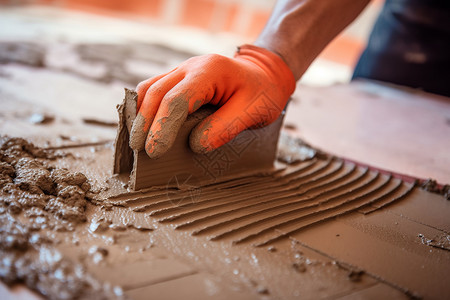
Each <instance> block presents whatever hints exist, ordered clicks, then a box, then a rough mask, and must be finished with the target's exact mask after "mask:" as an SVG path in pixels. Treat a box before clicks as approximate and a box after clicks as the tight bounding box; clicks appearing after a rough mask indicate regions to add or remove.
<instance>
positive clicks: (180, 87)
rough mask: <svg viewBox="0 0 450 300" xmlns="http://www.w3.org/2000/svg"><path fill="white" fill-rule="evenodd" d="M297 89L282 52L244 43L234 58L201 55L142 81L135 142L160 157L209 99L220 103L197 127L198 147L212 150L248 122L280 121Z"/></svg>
mask: <svg viewBox="0 0 450 300" xmlns="http://www.w3.org/2000/svg"><path fill="white" fill-rule="evenodd" d="M294 90H295V78H294V75H293V74H292V71H291V70H290V69H289V67H288V66H287V65H286V63H285V62H284V61H283V59H282V58H281V57H280V56H278V55H277V54H275V53H273V52H271V51H269V50H267V49H264V48H259V47H257V46H253V45H244V46H241V47H240V48H239V49H238V51H237V52H236V54H235V56H234V58H228V57H224V56H221V55H217V54H210V55H204V56H197V57H193V58H190V59H188V60H187V61H185V62H183V63H182V64H181V65H179V66H178V67H177V68H175V69H174V70H172V71H170V72H168V73H166V74H163V75H160V76H156V77H153V78H150V79H148V80H145V81H143V82H141V83H139V85H138V86H137V94H138V102H137V110H138V114H137V116H136V119H135V120H134V122H133V126H132V129H131V133H130V147H131V148H132V149H135V150H142V149H144V147H145V150H146V152H147V154H148V155H149V157H150V158H158V157H160V156H161V155H163V154H164V153H165V152H167V150H169V149H170V147H171V146H172V144H173V142H174V140H175V138H176V135H177V133H178V131H179V129H180V127H181V126H182V125H183V122H184V121H185V120H186V118H187V116H188V114H191V113H193V112H194V111H196V110H197V109H198V108H199V107H200V106H202V105H204V104H207V103H209V104H214V105H218V106H220V108H219V109H218V110H217V111H216V112H215V113H213V114H211V115H210V116H209V117H207V118H205V119H204V120H203V121H201V122H200V123H199V124H198V125H197V126H196V127H195V128H194V129H193V130H192V132H191V135H190V141H189V143H190V146H191V149H192V150H193V151H194V152H196V153H206V152H209V151H212V150H214V149H216V148H218V147H220V146H222V145H223V144H225V143H227V142H229V141H230V140H232V139H233V138H234V137H235V136H236V135H238V134H239V133H240V132H241V131H243V130H245V129H247V128H256V127H262V126H265V125H268V124H270V123H272V122H273V121H275V120H276V119H277V118H278V116H279V115H280V113H281V112H282V111H283V109H284V107H285V106H286V103H287V101H288V100H289V96H290V95H291V94H292V93H293V92H294Z"/></svg>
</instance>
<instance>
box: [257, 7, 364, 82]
mask: <svg viewBox="0 0 450 300" xmlns="http://www.w3.org/2000/svg"><path fill="white" fill-rule="evenodd" d="M369 2H370V0H279V1H278V2H277V4H276V6H275V8H274V10H273V12H272V15H271V17H270V19H269V21H268V22H267V24H266V26H265V28H264V29H263V31H262V32H261V34H260V35H259V37H258V39H257V40H256V42H255V43H254V44H255V45H256V46H259V47H262V48H266V49H268V50H271V51H273V52H275V53H277V54H278V55H280V56H281V57H282V58H283V59H284V60H285V62H286V63H287V65H288V66H289V67H290V69H291V70H292V72H293V73H294V76H295V79H296V80H298V79H300V77H301V76H302V75H303V73H305V71H306V69H307V68H308V67H309V65H310V64H311V63H312V62H313V60H314V59H315V58H316V57H317V56H318V55H319V53H320V52H321V51H322V50H323V49H324V48H325V46H326V45H327V44H328V43H329V42H330V41H331V40H332V39H333V38H334V37H335V36H336V35H338V34H339V33H340V32H341V31H342V30H343V29H344V28H345V27H346V26H347V25H348V24H350V23H351V22H352V21H353V20H354V19H355V18H356V17H357V16H358V15H359V14H360V13H361V11H362V10H363V9H364V7H365V6H366V5H367V4H368V3H369Z"/></svg>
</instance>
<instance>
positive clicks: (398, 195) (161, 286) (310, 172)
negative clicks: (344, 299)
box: [2, 134, 450, 299]
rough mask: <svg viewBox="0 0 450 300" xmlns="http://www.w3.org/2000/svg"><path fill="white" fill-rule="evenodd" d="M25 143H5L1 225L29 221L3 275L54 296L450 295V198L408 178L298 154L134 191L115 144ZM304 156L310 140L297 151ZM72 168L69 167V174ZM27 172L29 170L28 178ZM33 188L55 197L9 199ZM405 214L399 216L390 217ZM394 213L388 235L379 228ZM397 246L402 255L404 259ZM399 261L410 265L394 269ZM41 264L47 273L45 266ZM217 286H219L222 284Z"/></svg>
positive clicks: (7, 253)
mask: <svg viewBox="0 0 450 300" xmlns="http://www.w3.org/2000/svg"><path fill="white" fill-rule="evenodd" d="M283 136H284V134H283ZM281 140H284V141H288V142H287V143H285V142H281V147H280V148H283V147H285V146H286V147H287V148H288V149H291V150H290V151H291V152H292V151H293V149H296V147H293V146H292V145H295V144H297V143H299V141H298V140H297V141H296V140H295V139H292V138H290V137H289V136H284V137H283V138H282V139H281ZM18 141H20V143H19V144H20V145H21V146H17V143H12V142H9V143H7V144H6V145H12V147H11V149H10V148H8V147H7V146H2V151H4V150H3V148H5V149H6V150H5V151H6V152H2V162H5V164H3V163H2V174H4V175H2V176H3V177H2V178H4V179H3V181H2V182H5V183H6V185H8V184H9V186H11V185H13V186H14V187H15V189H16V190H17V192H16V193H19V195H18V196H17V197H5V196H3V197H2V199H6V200H4V202H3V203H2V206H3V207H4V209H3V210H2V211H3V213H2V219H3V222H2V229H3V230H2V232H3V233H9V232H20V235H17V238H15V237H13V238H11V237H8V235H6V234H5V236H3V237H2V245H7V243H3V240H5V241H7V240H10V241H15V242H14V245H11V246H10V247H9V248H3V249H2V257H4V258H5V259H4V260H2V261H3V263H2V265H3V266H10V267H5V268H3V267H2V270H8V271H7V272H3V273H2V274H6V275H2V278H3V280H4V281H5V282H16V281H22V282H25V284H27V286H29V287H30V288H32V289H35V290H38V291H39V292H41V293H42V294H44V295H47V296H48V297H49V298H62V296H61V295H66V296H64V297H65V298H67V299H70V298H76V297H77V295H79V294H80V293H82V294H81V295H83V297H82V298H89V297H92V298H101V297H102V295H103V296H104V297H107V298H113V297H119V296H120V295H121V294H125V296H129V297H131V298H133V299H147V298H148V297H149V295H155V296H156V295H163V294H164V295H169V294H170V293H172V294H173V292H174V291H180V293H181V292H182V291H185V292H182V293H183V294H186V295H190V294H189V293H191V294H193V295H194V296H193V297H191V298H193V299H194V298H196V297H197V298H199V297H203V298H205V297H211V298H212V299H221V298H223V299H225V298H226V297H233V298H239V297H241V298H246V299H250V298H261V297H263V298H284V299H291V298H296V297H298V296H300V295H303V296H304V297H305V298H317V297H337V295H347V294H352V293H355V292H357V291H361V290H366V289H367V290H370V291H373V290H378V289H381V290H382V291H384V293H387V294H389V295H391V296H392V295H394V296H395V297H396V298H400V299H401V298H402V297H408V296H411V295H413V296H426V297H431V298H433V297H435V296H436V295H438V294H439V295H448V294H449V293H450V291H448V289H447V287H446V285H445V280H440V279H439V278H446V277H445V272H446V270H447V269H448V268H445V267H443V266H442V263H443V262H448V261H450V260H449V259H450V258H449V257H448V254H449V253H450V252H449V251H447V250H445V249H443V248H445V247H447V246H446V244H445V243H443V242H442V241H445V238H446V236H444V235H445V232H448V230H450V224H448V223H446V222H445V218H443V216H445V214H446V213H445V212H446V211H447V210H446V209H445V207H446V206H445V205H446V203H447V202H448V201H446V200H445V199H444V198H443V197H442V196H439V195H437V194H432V193H429V192H426V191H423V190H421V189H419V188H417V187H416V186H415V185H413V184H410V183H405V182H402V181H401V180H400V179H398V178H396V177H393V176H388V175H384V174H381V173H378V172H376V171H372V170H370V169H367V168H365V167H360V166H358V165H354V164H351V163H347V162H344V161H341V160H340V159H338V158H334V157H331V156H326V155H325V156H323V155H320V156H317V155H315V156H314V155H313V156H303V158H304V159H302V160H300V159H296V162H295V163H292V164H284V163H280V164H278V165H277V169H276V170H273V172H272V173H269V174H263V173H261V174H257V175H255V174H251V175H249V174H247V175H246V176H241V177H235V178H234V179H227V180H224V181H221V182H216V183H214V184H212V185H208V186H196V188H194V189H192V188H187V189H186V188H181V189H167V187H166V186H161V187H159V188H157V187H156V188H154V189H153V190H150V191H149V190H147V191H130V190H127V186H126V180H124V179H123V178H120V177H119V176H112V172H111V169H109V168H108V166H110V165H111V163H112V155H111V149H110V148H108V147H104V148H99V149H98V151H95V152H91V151H89V150H88V149H83V148H76V149H73V150H72V151H76V152H77V153H78V154H77V155H76V157H75V156H66V157H60V158H58V157H55V158H56V160H52V159H53V158H52V156H57V155H56V153H51V152H46V151H43V150H42V149H39V148H36V147H33V146H32V145H30V144H28V143H26V142H24V141H23V140H18ZM3 145H5V144H3ZM17 149H18V150H17ZM22 149H25V150H22ZM298 149H301V148H298ZM284 151H287V150H286V149H285V150H284ZM311 151H312V152H311ZM311 151H306V153H313V150H312V149H311ZM294 152H295V151H294ZM3 153H6V154H3ZM8 153H13V154H8ZM285 153H287V152H285ZM304 153H305V150H304V149H303V150H299V152H298V153H297V154H295V153H290V154H289V156H290V157H293V156H295V155H297V156H298V157H300V155H304ZM24 158H26V159H32V161H30V162H29V164H28V165H29V166H30V167H29V168H26V167H25V164H24V163H20V161H21V159H24ZM283 160H285V161H286V160H287V159H286V158H284V159H283ZM33 161H36V163H31V162H33ZM52 165H53V166H52ZM64 167H66V168H68V169H70V171H69V172H66V171H61V170H62V168H64ZM58 170H59V171H58ZM108 170H109V171H108ZM13 171H14V173H13ZM77 171H78V173H77ZM52 172H53V173H54V174H55V175H54V176H52ZM79 172H82V173H84V174H86V176H87V177H88V180H87V181H86V180H85V179H84V178H85V177H83V176H82V175H80V173H79ZM19 173H20V174H29V176H28V177H27V176H26V177H25V178H28V179H27V180H24V179H23V178H24V176H19V175H18V174H19ZM57 174H59V175H57ZM7 176H8V177H7ZM16 178H17V182H16ZM22 182H27V183H26V184H24V183H23V184H22V185H23V189H24V190H22V189H21V188H20V184H21V183H22ZM86 182H89V184H90V185H91V187H90V189H87V185H86V184H85V183H86ZM62 184H64V185H65V184H67V185H68V186H69V187H70V189H71V190H76V191H78V192H79V193H76V195H78V196H79V197H78V198H77V199H78V200H80V201H81V198H83V201H82V202H78V200H77V201H74V203H77V205H74V208H76V209H74V208H71V209H70V210H69V211H70V212H71V214H64V213H62V212H60V211H58V210H57V209H55V206H53V205H49V204H48V203H49V202H50V200H51V199H52V198H58V197H61V198H64V197H66V196H67V197H68V198H64V199H70V197H71V196H70V195H71V194H70V193H69V194H67V195H65V194H64V195H63V194H62V193H61V195H60V196H58V191H62V190H63V189H62V188H59V187H58V185H62ZM83 184H85V185H84V188H85V189H86V191H87V192H85V193H84V196H83V194H82V193H81V191H84V190H83ZM30 190H33V191H34V193H36V194H33V193H32V192H30ZM41 191H42V193H41ZM22 193H23V195H27V197H32V196H30V195H38V196H39V197H38V198H39V199H40V198H42V197H45V199H47V202H45V201H43V203H41V204H39V203H40V202H36V203H37V204H36V205H38V206H30V204H28V206H27V207H28V208H24V207H23V206H22V207H21V209H20V210H17V209H16V208H14V204H12V205H11V204H6V203H15V202H18V203H19V204H20V202H21V201H22V202H23V200H20V199H22V198H23V197H22V196H21V195H22ZM86 193H87V196H88V197H87V198H86ZM90 193H93V194H90ZM4 194H5V192H3V191H2V195H4ZM72 195H73V194H72ZM82 196H83V197H82ZM33 197H35V196H33ZM91 197H92V199H90V198H91ZM12 198H14V199H18V200H17V201H12V200H11V199H12ZM8 199H9V200H8ZM32 199H34V198H32ZM6 201H9V202H6ZM427 202H429V203H431V202H432V203H433V205H431V206H430V205H427V204H426V203H427ZM32 203H35V202H32ZM44 203H45V205H44V206H42V205H43V204H44ZM70 203H72V202H70ZM409 203H411V205H409ZM420 203H422V205H425V206H429V208H428V210H429V211H430V213H429V214H424V213H422V214H421V217H420V218H419V219H417V217H416V216H415V215H414V214H413V212H417V210H420V209H421V207H422V206H420V205H418V204H420ZM21 205H22V204H21ZM399 205H400V206H399ZM439 205H440V206H442V207H440V208H439V207H438V206H439ZM10 206H11V208H10ZM83 207H84V208H83ZM396 207H399V208H400V211H401V212H402V213H401V216H399V215H397V210H396ZM414 207H416V209H414ZM431 207H437V208H436V210H430V208H431ZM56 208H58V206H56ZM381 208H383V209H381ZM79 209H80V211H84V214H83V215H84V216H85V221H84V218H83V217H80V218H78V217H75V216H79V215H78V214H75V215H74V213H73V211H75V212H77V211H79ZM14 211H18V212H16V213H14ZM34 211H38V212H39V213H38V214H34V213H32V212H34ZM380 211H381V212H383V213H382V214H380ZM439 212H440V214H439ZM346 215H347V217H344V216H346ZM40 216H43V217H44V218H46V220H48V221H44V222H43V221H41V219H39V217H40ZM380 216H381V217H380ZM369 221H370V222H369ZM368 222H369V223H368ZM394 222H397V223H399V224H400V225H399V226H398V227H396V228H391V227H389V226H390V225H389V224H393V223H394ZM419 222H420V223H419ZM36 223H37V224H46V225H45V226H44V225H36ZM364 224H369V225H367V226H369V227H367V226H366V225H364ZM370 224H371V225H370ZM383 224H385V225H384V226H385V227H386V229H384V234H383V231H378V230H376V228H379V227H380V226H383ZM386 224H388V225H389V226H388V225H386ZM423 224H425V225H423ZM361 226H365V227H363V230H362V229H361ZM22 228H28V229H26V230H25V231H24V230H22ZM32 228H37V229H32ZM22 232H25V233H26V234H22ZM30 232H31V233H30ZM378 232H380V234H378ZM418 233H420V234H422V235H423V236H424V237H425V238H423V239H422V238H421V237H419V236H418ZM9 236H10V234H9ZM373 236H375V237H376V238H375V239H374V238H373ZM397 236H398V237H397ZM352 237H353V239H352ZM349 238H350V240H349ZM35 239H36V240H38V241H39V242H34V241H35ZM377 239H378V243H379V244H377ZM429 240H432V241H435V242H431V241H429ZM44 241H45V242H44ZM368 242H370V243H369V244H370V245H371V247H373V248H372V249H371V250H370V251H368V250H367V249H366V250H365V252H364V253H373V254H374V255H375V256H373V255H372V256H371V255H369V256H367V255H366V256H362V255H356V253H358V251H359V250H358V249H360V248H361V245H364V244H365V243H368ZM328 245H331V248H327V247H328ZM436 245H437V246H438V247H435V246H436ZM439 246H442V247H439ZM349 247H350V248H349ZM404 247H406V248H407V249H409V250H408V251H406V252H398V254H397V252H394V253H396V254H395V255H396V256H395V257H397V258H396V259H397V260H398V261H400V262H395V260H394V261H392V260H387V261H388V262H389V263H383V259H384V260H386V259H385V258H382V259H380V258H379V257H378V256H377V255H379V254H377V253H379V251H382V253H383V251H392V250H393V249H395V251H399V250H397V249H404ZM430 249H433V252H429V250H430ZM349 251H350V252H354V251H356V252H355V253H354V254H353V256H350V257H349V256H346V255H345V254H346V253H348V252H349ZM3 253H4V255H3ZM47 253H51V254H49V255H47ZM398 255H403V258H402V259H401V260H399V259H398V257H399V256H398ZM418 255H422V256H423V258H421V259H418V258H419V257H420V256H418ZM47 256H49V257H56V258H55V260H57V262H56V263H55V262H53V261H50V262H49V260H50V258H46V257H47ZM173 256H175V257H176V259H174V258H173ZM395 257H394V258H395ZM400 257H402V256H400ZM355 259H356V261H355ZM425 261H427V267H425V269H423V268H422V267H421V266H422V264H423V263H424V262H425ZM25 262H26V263H25ZM444 264H445V263H444ZM392 265H396V268H397V269H398V270H399V271H398V272H394V273H392V272H391V271H389V270H390V268H391V267H392ZM27 266H30V267H27ZM383 268H384V269H383ZM42 270H46V271H45V272H44V273H45V274H46V276H43V275H40V274H41V273H42ZM62 270H63V271H64V272H62ZM119 270H120V271H119ZM406 271H407V272H406ZM61 272H62V273H61ZM63 275H64V276H63ZM421 276H425V277H427V278H433V282H434V283H433V284H430V283H427V281H424V282H423V283H422V284H420V282H417V280H416V278H419V279H420V278H422V277H421ZM425 277H423V278H425ZM411 282H415V284H414V285H413V284H411ZM116 285H117V286H118V287H116V288H114V286H116ZM375 286H377V287H379V288H378V289H375ZM81 287H82V288H81ZM212 287H213V288H212ZM230 287H232V289H230ZM381 287H382V288H381ZM211 289H212V290H213V291H216V293H212V294H211V293H210V292H211ZM205 290H206V291H209V292H206V294H205ZM217 291H220V292H217ZM56 295H57V296H56ZM105 295H107V296H105ZM224 297H225V298H224ZM187 298H189V297H187Z"/></svg>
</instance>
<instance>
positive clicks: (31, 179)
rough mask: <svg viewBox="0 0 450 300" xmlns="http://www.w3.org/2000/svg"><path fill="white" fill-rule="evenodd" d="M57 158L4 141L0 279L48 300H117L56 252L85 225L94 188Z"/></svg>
mask: <svg viewBox="0 0 450 300" xmlns="http://www.w3.org/2000/svg"><path fill="white" fill-rule="evenodd" d="M56 158H57V155H55V154H54V153H52V152H49V151H45V150H43V149H40V148H37V147H35V146H34V145H32V144H30V143H29V142H27V141H25V140H23V139H20V138H8V137H1V138H0V161H1V162H0V188H1V192H0V193H1V194H0V199H1V202H0V210H1V212H0V224H1V231H0V245H1V246H0V252H1V254H0V256H1V261H0V270H1V272H0V277H1V278H2V280H3V281H4V282H5V283H7V284H13V283H16V282H24V283H26V284H27V286H28V287H30V288H32V289H34V290H37V291H39V292H40V293H42V294H43V295H45V296H47V297H48V298H49V299H73V298H77V297H79V298H83V299H112V298H117V295H116V294H115V293H114V291H113V290H112V289H111V287H108V286H106V285H104V284H102V283H101V282H99V281H98V280H97V279H95V278H94V277H92V276H90V275H89V274H87V273H86V271H85V268H84V267H83V265H81V264H79V263H77V262H73V261H71V260H70V259H68V258H67V257H65V256H64V255H63V254H62V253H61V252H60V251H58V250H57V249H56V248H55V245H56V244H58V243H59V242H60V240H59V239H58V238H57V237H56V236H55V233H56V232H58V233H63V234H66V235H70V234H71V233H72V232H74V231H75V230H76V227H77V226H79V225H80V224H82V223H84V222H85V221H86V215H85V210H86V205H87V197H88V195H89V193H91V186H90V184H89V182H88V180H87V178H86V177H85V176H84V175H83V174H81V173H78V172H75V173H73V172H69V171H68V170H67V169H62V168H55V167H52V166H51V165H50V161H51V160H55V159H56Z"/></svg>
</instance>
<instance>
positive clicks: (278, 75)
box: [235, 44, 296, 96]
mask: <svg viewBox="0 0 450 300" xmlns="http://www.w3.org/2000/svg"><path fill="white" fill-rule="evenodd" d="M238 56H239V57H245V58H246V59H247V60H253V61H254V62H255V63H257V64H258V65H260V66H262V67H264V69H266V70H267V71H269V72H270V73H271V74H272V75H273V76H272V78H273V79H274V80H276V83H277V84H278V85H279V87H280V88H283V89H284V92H285V93H286V94H287V95H288V96H289V95H291V94H292V93H293V92H294V90H295V85H296V78H295V75H294V73H293V72H292V70H291V68H290V67H289V65H288V64H287V63H286V61H285V60H284V59H283V57H282V56H281V55H280V54H278V53H276V52H274V51H271V50H270V49H267V48H264V47H259V46H256V45H250V44H245V45H242V46H240V47H238V50H237V51H236V55H235V57H238Z"/></svg>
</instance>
